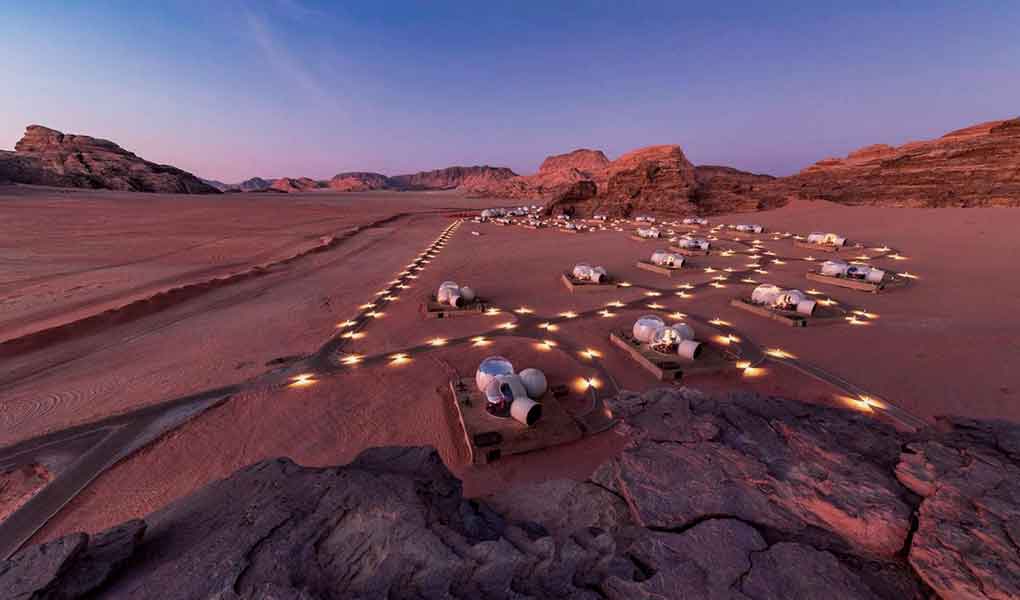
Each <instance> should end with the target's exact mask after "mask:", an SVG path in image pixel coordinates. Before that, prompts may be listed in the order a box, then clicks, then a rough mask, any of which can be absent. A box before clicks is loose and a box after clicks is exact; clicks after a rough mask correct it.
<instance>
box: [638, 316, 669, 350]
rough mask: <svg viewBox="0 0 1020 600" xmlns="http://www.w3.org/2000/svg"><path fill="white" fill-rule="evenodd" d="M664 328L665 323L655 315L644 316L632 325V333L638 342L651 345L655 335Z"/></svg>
mask: <svg viewBox="0 0 1020 600" xmlns="http://www.w3.org/2000/svg"><path fill="white" fill-rule="evenodd" d="M665 328H666V322H665V321H663V320H662V319H660V318H659V317H657V316H655V315H645V316H643V317H641V318H640V319H638V320H637V321H636V322H635V323H634V328H633V330H632V333H633V334H634V339H636V340H637V341H639V342H642V343H645V344H648V343H651V342H652V340H653V339H654V337H655V334H656V333H657V332H658V331H660V330H662V329H665Z"/></svg>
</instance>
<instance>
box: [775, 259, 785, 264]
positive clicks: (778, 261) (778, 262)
mask: <svg viewBox="0 0 1020 600" xmlns="http://www.w3.org/2000/svg"><path fill="white" fill-rule="evenodd" d="M772 264H774V265H785V264H786V262H785V261H782V260H779V259H778V258H773V259H772Z"/></svg>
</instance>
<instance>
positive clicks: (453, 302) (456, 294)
mask: <svg viewBox="0 0 1020 600" xmlns="http://www.w3.org/2000/svg"><path fill="white" fill-rule="evenodd" d="M436 302H439V303H440V304H449V305H450V306H454V307H457V308H459V307H461V306H464V304H465V300H464V297H463V294H461V291H460V287H459V286H458V285H457V284H456V283H455V282H453V281H444V282H443V283H442V284H441V285H440V286H439V291H437V292H436Z"/></svg>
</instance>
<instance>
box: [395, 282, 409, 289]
mask: <svg viewBox="0 0 1020 600" xmlns="http://www.w3.org/2000/svg"><path fill="white" fill-rule="evenodd" d="M397 287H398V288H400V289H402V290H407V289H410V288H411V286H409V285H407V284H405V283H401V284H400V285H398V286H397Z"/></svg>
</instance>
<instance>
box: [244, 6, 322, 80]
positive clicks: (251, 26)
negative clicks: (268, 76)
mask: <svg viewBox="0 0 1020 600" xmlns="http://www.w3.org/2000/svg"><path fill="white" fill-rule="evenodd" d="M293 4H295V5H296V6H300V5H298V4H297V3H293ZM245 20H246V21H247V24H248V32H249V33H250V34H251V37H252V40H253V41H254V42H255V45H256V46H257V47H258V48H259V50H260V51H261V52H262V56H263V57H264V58H265V59H266V62H267V63H269V65H270V67H272V68H273V70H274V71H276V72H277V74H278V75H279V76H280V77H283V78H285V79H287V80H289V81H290V82H291V83H292V84H294V85H296V86H298V87H299V88H301V89H302V90H303V91H305V92H307V93H309V94H313V95H314V96H316V97H317V98H318V99H326V98H327V97H328V94H327V92H326V89H325V87H323V85H322V84H321V82H320V81H319V80H318V79H317V78H316V77H315V74H314V73H312V72H311V71H310V70H308V69H307V68H306V67H305V66H304V65H303V64H302V62H301V61H300V59H298V58H297V57H296V56H295V55H294V53H293V52H291V51H290V50H289V49H288V48H287V46H286V44H284V43H283V42H281V41H279V40H278V39H277V37H276V36H275V35H274V34H273V31H272V30H271V29H270V27H269V24H268V23H267V22H266V20H265V19H264V18H263V17H262V16H260V15H257V14H255V13H253V12H251V11H248V10H245Z"/></svg>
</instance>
